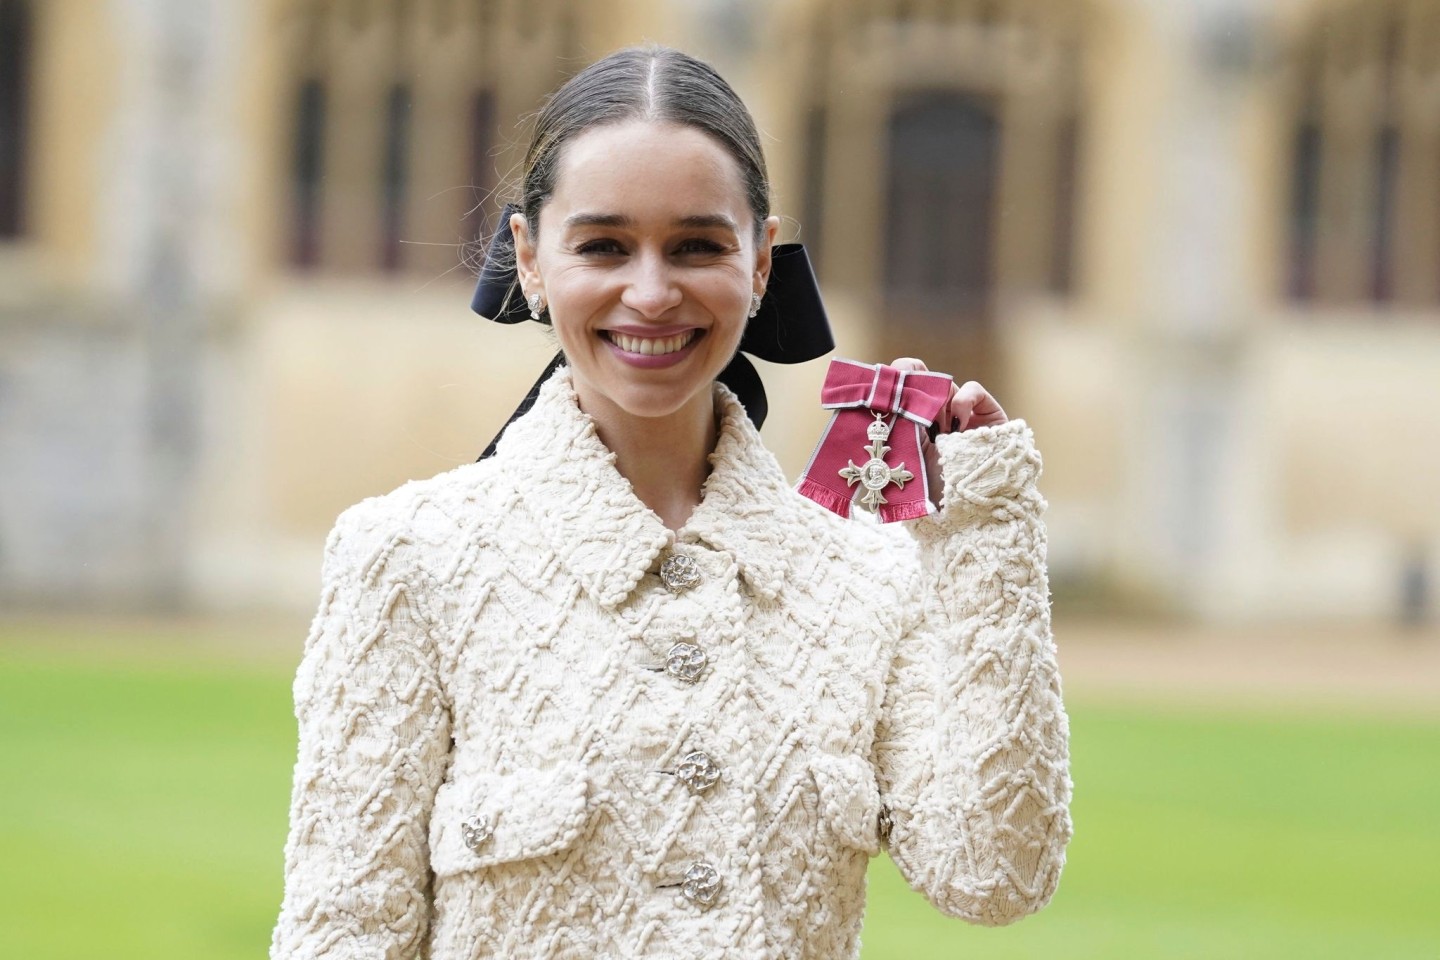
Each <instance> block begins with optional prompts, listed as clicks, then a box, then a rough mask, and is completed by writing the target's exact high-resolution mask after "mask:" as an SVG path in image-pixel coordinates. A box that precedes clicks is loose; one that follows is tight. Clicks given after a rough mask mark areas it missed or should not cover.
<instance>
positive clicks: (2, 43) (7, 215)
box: [0, 0, 31, 239]
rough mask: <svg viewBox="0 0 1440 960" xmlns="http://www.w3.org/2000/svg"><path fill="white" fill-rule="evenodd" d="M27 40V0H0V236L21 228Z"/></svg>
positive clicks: (28, 70) (28, 5)
mask: <svg viewBox="0 0 1440 960" xmlns="http://www.w3.org/2000/svg"><path fill="white" fill-rule="evenodd" d="M30 41H31V16H30V4H29V3H28V0H0V239H4V238H7V237H18V236H20V235H21V234H22V233H24V231H25V186H26V183H25V180H26V176H25V174H26V171H25V153H26V139H27V133H28V130H27V126H28V120H29V116H28V114H29V111H28V109H27V106H28V102H27V101H28V99H29V79H30V78H29V73H30Z"/></svg>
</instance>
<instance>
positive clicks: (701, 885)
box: [680, 860, 720, 907]
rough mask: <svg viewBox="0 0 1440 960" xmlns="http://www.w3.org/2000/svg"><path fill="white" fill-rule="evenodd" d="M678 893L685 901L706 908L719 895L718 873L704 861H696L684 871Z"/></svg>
mask: <svg viewBox="0 0 1440 960" xmlns="http://www.w3.org/2000/svg"><path fill="white" fill-rule="evenodd" d="M680 892H681V893H682V894H684V895H685V899H686V900H689V901H691V902H692V903H698V904H700V906H702V907H708V906H710V904H712V903H714V902H715V898H716V897H717V896H718V895H719V893H720V872H719V871H718V870H716V869H715V868H714V867H712V866H711V865H710V864H708V863H706V862H705V861H703V860H697V861H696V862H694V863H692V864H690V869H689V870H686V871H685V881H684V882H683V883H682V884H681V885H680Z"/></svg>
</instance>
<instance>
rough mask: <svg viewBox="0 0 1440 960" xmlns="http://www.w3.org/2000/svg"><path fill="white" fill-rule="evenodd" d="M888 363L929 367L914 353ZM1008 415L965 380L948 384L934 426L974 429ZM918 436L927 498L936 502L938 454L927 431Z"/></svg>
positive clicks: (903, 367) (898, 366) (944, 429)
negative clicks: (923, 465)
mask: <svg viewBox="0 0 1440 960" xmlns="http://www.w3.org/2000/svg"><path fill="white" fill-rule="evenodd" d="M890 366H892V367H895V368H896V369H897V370H910V371H920V370H928V369H929V368H928V367H926V366H925V364H924V363H923V362H921V361H919V360H916V359H915V358H914V357H901V358H899V359H898V360H896V361H895V362H893V363H891V364H890ZM1009 419H1010V418H1009V417H1007V416H1006V415H1005V411H1004V410H1002V409H1001V408H1000V404H999V402H998V401H997V400H996V399H995V398H994V397H992V396H991V395H990V391H988V390H986V389H985V388H984V387H982V386H981V385H980V384H979V383H977V382H975V381H974V380H967V381H966V382H965V383H964V384H961V385H959V386H956V385H955V384H951V385H950V401H949V402H948V403H947V404H945V407H944V409H942V410H941V411H940V415H939V416H938V417H936V418H935V426H936V427H937V428H938V430H939V432H940V433H951V432H960V431H962V430H974V429H975V428H976V427H994V426H999V425H1000V424H1002V423H1004V422H1005V421H1007V420H1009ZM921 437H922V439H921V441H920V443H921V445H922V446H923V447H924V449H925V465H926V468H927V469H926V477H927V478H928V479H929V481H930V485H929V487H930V489H929V493H930V502H931V503H934V504H939V503H940V494H941V491H942V490H943V489H944V485H943V482H942V478H941V476H940V454H939V453H938V452H937V451H936V449H935V444H933V443H931V442H930V438H929V436H928V434H927V433H926V432H924V431H922V432H921Z"/></svg>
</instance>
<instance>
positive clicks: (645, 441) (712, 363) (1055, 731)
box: [271, 47, 1071, 960]
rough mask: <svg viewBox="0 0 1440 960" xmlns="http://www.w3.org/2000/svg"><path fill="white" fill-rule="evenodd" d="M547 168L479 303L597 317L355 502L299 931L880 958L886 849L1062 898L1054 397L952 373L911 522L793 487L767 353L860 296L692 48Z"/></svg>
mask: <svg viewBox="0 0 1440 960" xmlns="http://www.w3.org/2000/svg"><path fill="white" fill-rule="evenodd" d="M518 192H519V199H518V202H517V204H516V205H515V207H514V208H513V211H512V213H511V215H510V216H509V217H508V219H507V220H506V222H505V223H503V224H502V226H501V230H500V231H499V233H498V234H497V236H496V239H495V242H494V243H492V246H491V250H490V255H489V260H488V261H487V263H486V266H485V270H484V271H483V273H482V279H481V289H480V292H479V294H477V298H476V303H477V304H489V305H490V306H489V307H487V309H489V310H490V311H491V312H490V314H489V315H490V316H492V318H494V319H504V320H507V321H509V320H513V319H518V318H517V317H515V316H514V315H513V314H514V311H515V307H514V303H519V302H523V303H524V304H525V305H526V306H527V307H528V308H529V313H530V315H531V316H532V317H533V318H535V319H540V320H545V321H546V322H549V323H551V324H552V325H553V326H554V328H555V332H556V336H557V338H558V339H559V341H560V345H561V347H562V350H563V353H562V355H561V357H559V358H558V359H557V362H556V363H555V364H552V367H551V369H550V370H548V371H547V372H546V374H545V375H544V376H542V378H541V382H540V383H539V384H537V386H536V389H535V390H534V391H533V392H532V395H531V396H530V397H528V398H527V399H526V402H525V403H524V404H522V406H521V410H520V411H517V416H516V417H514V418H512V420H511V422H510V423H509V424H508V425H507V427H506V428H505V430H504V431H503V433H502V435H501V436H500V438H499V439H498V440H497V442H496V443H495V444H494V445H493V451H488V452H487V453H489V452H493V455H487V456H483V457H482V458H481V460H480V461H478V462H477V463H474V464H469V465H466V466H463V467H460V468H457V469H455V470H451V471H449V472H447V473H444V474H441V475H439V476H437V477H433V478H431V479H429V480H424V481H417V482H411V483H408V484H406V485H404V486H402V487H400V488H399V489H397V490H395V491H393V492H391V493H389V494H387V495H386V496H383V497H374V498H371V499H368V500H366V501H364V502H362V503H360V504H357V505H356V506H354V507H352V508H350V509H349V510H347V511H346V512H345V513H344V514H342V515H341V517H340V519H339V521H338V522H337V523H336V526H335V530H334V532H333V533H332V534H331V536H330V539H329V541H328V543H327V547H326V555H325V567H324V576H325V590H324V593H323V595H322V600H321V604H320V609H319V612H318V613H317V615H316V618H315V622H314V626H313V627H312V630H311V634H310V636H309V638H308V640H307V643H306V647H305V654H304V658H303V660H302V662H301V664H300V667H299V670H298V671H297V674H296V678H295V687H294V692H295V708H296V717H297V719H298V720H299V722H300V745H299V752H298V757H297V762H296V767H295V778H294V795H293V801H292V806H291V811H290V815H291V826H290V835H289V841H288V843H287V845H286V857H285V868H286V887H285V899H284V902H283V904H282V907H281V914H280V918H279V922H278V923H277V925H276V927H275V931H274V938H273V943H272V948H271V956H272V957H273V958H276V960H279V958H282V957H283V958H286V960H295V958H310V957H321V956H324V957H328V958H336V957H362V956H364V957H377V956H385V957H397V958H398V957H409V956H415V955H417V954H418V955H420V956H425V957H430V958H432V960H459V958H467V960H468V958H478V957H502V956H503V957H507V958H524V957H547V958H581V957H585V958H592V957H638V956H666V957H671V956H687V957H689V956H693V957H702V956H703V957H711V956H720V955H724V956H733V957H737V958H741V960H761V958H786V960H794V958H816V960H819V958H825V960H834V958H853V957H855V956H857V954H858V950H859V931H860V922H861V917H862V914H863V912H864V898H865V875H866V864H867V861H868V859H869V858H870V857H871V856H873V855H874V854H875V853H877V852H878V851H879V850H880V849H881V848H882V847H883V848H884V849H886V850H888V852H889V854H890V856H891V859H892V860H893V861H894V862H895V864H896V865H897V866H898V867H899V869H900V870H901V872H902V874H903V875H904V876H905V878H906V880H907V881H909V883H910V884H911V885H913V886H914V887H915V888H916V889H918V890H920V891H921V892H923V893H924V895H925V896H926V897H927V898H928V899H929V900H930V901H931V902H932V903H933V904H934V905H935V906H936V907H937V908H938V909H940V910H941V911H943V912H945V913H947V914H950V915H954V916H958V917H963V918H965V919H967V920H970V921H972V922H975V923H983V924H992V925H995V924H1004V923H1009V922H1011V921H1013V920H1016V919H1018V918H1020V917H1022V916H1024V915H1026V914H1028V913H1031V912H1033V911H1035V910H1037V909H1039V908H1040V907H1041V906H1043V905H1044V904H1045V903H1047V902H1048V901H1049V899H1050V898H1051V896H1052V895H1053V893H1054V891H1055V888H1056V885H1057V883H1058V881H1059V875H1060V870H1061V866H1062V864H1063V862H1064V855H1065V848H1066V844H1067V842H1068V840H1069V838H1070V833H1071V826H1070V816H1069V800H1070V792H1071V785H1070V777H1069V759H1068V758H1069V743H1068V721H1067V719H1066V714H1065V710H1064V707H1063V704H1062V702H1061V697H1060V681H1059V673H1058V669H1057V666H1056V657H1055V647H1054V642H1053V639H1052V636H1051V630H1050V619H1049V589H1048V581H1047V577H1046V569H1045V530H1044V525H1043V523H1042V521H1041V514H1042V513H1043V511H1044V508H1045V500H1044V498H1043V497H1042V496H1041V495H1040V493H1039V491H1038V489H1037V486H1036V484H1037V481H1038V479H1039V476H1040V472H1041V460H1040V456H1039V453H1038V452H1037V451H1036V449H1035V446H1034V437H1033V435H1032V433H1031V431H1030V430H1029V428H1028V427H1027V426H1026V425H1025V422H1024V421H1023V420H1014V421H1012V420H1009V419H1008V418H1007V417H1006V416H1005V413H1004V411H1003V410H1002V409H1001V408H1000V406H999V404H998V403H996V402H995V400H994V398H992V397H991V396H990V395H989V394H988V393H987V392H986V391H985V390H984V388H983V387H981V386H980V385H979V384H977V383H968V384H965V385H964V386H963V387H959V388H955V387H954V386H953V385H947V384H946V383H945V382H944V381H942V385H941V392H940V393H939V394H937V403H940V402H942V401H943V398H944V390H945V389H947V388H948V389H949V390H950V391H951V392H950V397H949V400H948V402H947V403H946V408H945V410H944V411H943V414H944V415H942V416H941V417H940V429H939V432H938V434H937V436H936V437H935V438H934V440H933V442H932V441H931V440H930V439H929V438H928V437H927V438H924V439H925V442H926V445H927V447H926V450H925V451H924V452H925V455H926V457H927V459H929V460H931V461H933V464H932V467H931V470H930V472H929V475H930V476H931V477H932V478H935V480H936V483H937V485H942V484H943V485H942V486H937V491H936V494H935V499H936V500H938V501H939V502H940V507H939V509H938V510H937V511H936V512H934V513H931V514H929V515H927V516H924V517H922V518H921V519H918V520H915V521H913V522H912V523H910V524H909V526H908V528H906V527H905V526H904V525H902V524H900V523H894V524H884V525H877V524H869V523H857V522H851V521H848V520H844V519H841V518H840V517H839V516H837V515H836V514H834V513H831V512H830V511H828V510H826V509H824V508H822V507H820V506H817V505H816V504H815V503H813V502H811V501H810V500H807V499H805V498H803V497H801V496H800V495H799V494H798V493H796V492H795V490H793V489H792V488H791V486H790V485H789V483H788V482H787V481H786V479H785V477H784V475H783V474H782V473H781V471H780V468H779V465H778V464H777V463H776V461H775V458H774V457H773V456H771V454H770V453H769V451H768V450H766V449H765V446H764V444H763V443H762V441H761V439H760V435H759V432H758V429H757V427H758V424H759V421H760V420H761V419H763V416H764V411H765V403H764V393H763V387H762V386H761V385H760V383H759V379H758V377H757V376H756V375H755V374H754V370H753V368H752V367H750V366H749V364H748V363H746V362H743V359H742V358H741V357H740V356H739V354H738V351H740V350H741V349H749V348H750V345H752V344H755V345H758V347H757V349H759V350H768V351H772V355H779V356H788V357H789V358H790V359H792V360H793V359H812V358H814V357H817V356H819V355H820V354H821V353H823V352H825V351H826V350H828V349H829V346H830V343H831V341H830V338H829V333H828V327H827V326H826V323H825V320H824V315H823V311H822V310H821V308H820V305H819V299H818V295H817V294H815V292H814V289H813V276H812V275H811V274H810V272H809V270H808V261H807V260H805V259H804V257H803V254H799V253H797V251H795V250H794V249H787V248H786V247H785V246H784V245H777V244H776V243H775V240H776V234H777V231H778V224H779V220H778V218H777V217H775V216H774V215H773V214H772V213H771V210H770V199H769V196H770V190H769V181H768V179H767V177H766V174H765V165H764V159H763V156H762V154H761V151H760V142H759V137H758V135H757V133H756V130H755V126H754V123H753V122H752V120H751V118H750V115H749V112H748V111H747V110H746V109H745V107H744V105H743V104H742V103H741V102H740V100H739V99H738V98H737V97H736V96H735V93H734V91H733V90H731V88H730V87H729V85H728V84H726V83H725V81H724V80H723V79H721V78H720V77H719V76H718V75H717V74H716V73H715V72H714V71H713V70H712V69H711V68H710V67H709V66H707V65H705V64H704V63H701V62H700V61H698V60H695V59H694V58H691V57H689V56H686V55H685V54H682V53H680V52H678V51H675V50H669V49H665V48H653V47H651V48H643V49H629V50H623V51H620V52H618V53H615V54H612V55H611V56H609V57H606V58H604V59H603V60H601V61H599V62H598V63H596V64H594V65H593V66H591V67H589V68H588V69H586V70H584V71H582V72H581V73H579V74H577V75H576V76H575V77H574V78H572V79H571V80H570V81H569V82H568V83H566V84H565V85H564V86H563V87H562V88H561V89H560V90H559V91H557V92H556V94H555V95H554V96H553V97H552V98H551V99H550V100H549V101H548V102H547V104H546V106H545V107H544V109H543V110H542V111H541V113H540V116H539V118H538V120H537V123H536V128H535V134H534V139H533V141H532V143H531V146H530V149H529V151H528V154H527V159H526V164H525V169H524V174H523V179H522V182H521V184H520V189H519V191H518ZM781 264H785V266H784V267H783V270H782V268H781V266H780V265H781ZM797 265H798V266H797ZM784 271H789V275H788V276H786V277H784V278H783V279H782V277H781V276H780V274H781V273H782V272H784ZM497 290H498V291H499V292H498V294H496V291H497ZM512 300H513V301H514V303H512ZM762 321H763V323H762ZM781 343H790V344H796V343H798V344H803V345H804V346H803V348H801V349H800V351H799V353H798V354H796V353H794V352H791V353H788V354H787V353H786V352H785V351H784V350H779V349H776V345H778V344H781ZM760 355H764V354H763V353H762V354H760ZM896 364H897V365H899V366H902V367H908V368H909V369H911V370H916V369H923V368H924V365H923V364H922V363H920V361H918V360H901V361H896ZM731 384H733V385H734V389H732V387H731ZM876 442H877V443H879V441H876Z"/></svg>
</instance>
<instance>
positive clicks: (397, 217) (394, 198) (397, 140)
mask: <svg viewBox="0 0 1440 960" xmlns="http://www.w3.org/2000/svg"><path fill="white" fill-rule="evenodd" d="M384 150H385V155H384V160H383V166H382V173H381V183H380V190H381V197H380V217H381V219H380V231H381V233H380V266H381V267H383V268H384V269H386V270H398V269H400V267H401V261H402V252H401V240H402V238H403V236H404V232H405V193H406V187H407V186H408V183H407V162H408V160H409V157H410V88H409V87H408V86H406V85H405V84H403V83H397V84H395V85H393V86H392V87H391V88H390V95H389V97H388V98H387V100H386V105H385V146H384Z"/></svg>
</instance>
